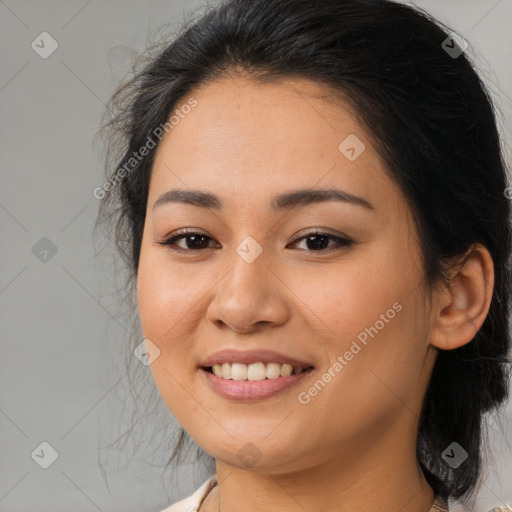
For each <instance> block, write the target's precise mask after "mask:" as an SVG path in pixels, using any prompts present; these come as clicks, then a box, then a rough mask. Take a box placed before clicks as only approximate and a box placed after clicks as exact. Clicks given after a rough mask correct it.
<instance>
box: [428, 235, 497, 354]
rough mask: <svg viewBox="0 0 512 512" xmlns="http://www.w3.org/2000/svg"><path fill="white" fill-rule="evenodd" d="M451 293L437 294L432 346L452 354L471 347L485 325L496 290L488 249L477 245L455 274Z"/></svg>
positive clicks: (450, 287)
mask: <svg viewBox="0 0 512 512" xmlns="http://www.w3.org/2000/svg"><path fill="white" fill-rule="evenodd" d="M452 274H453V275H452V277H451V279H450V286H449V289H446V287H444V286H443V287H441V288H440V289H439V290H438V291H436V292H435V293H436V301H435V304H436V306H435V307H434V308H433V310H432V319H431V322H432V324H431V329H430V336H429V341H430V343H431V344H432V345H433V346H435V347H437V348H440V349H443V350H452V349H455V348H458V347H461V346H463V345H465V344H467V343H469V342H470V341H471V340H472V339H473V338H474V337H475V334H476V333H477V331H478V329H480V327H481V326H482V324H483V323H484V320H485V318H486V316H487V313H488V312H489V307H490V304H491V298H492V293H493V289H494V264H493V261H492V257H491V255H490V253H489V251H488V250H487V248H486V247H485V246H483V245H482V244H479V243H476V244H474V245H473V246H472V247H471V248H470V249H469V250H468V251H467V253H466V255H465V256H464V258H463V259H462V264H459V265H457V268H456V269H455V270H454V271H452Z"/></svg>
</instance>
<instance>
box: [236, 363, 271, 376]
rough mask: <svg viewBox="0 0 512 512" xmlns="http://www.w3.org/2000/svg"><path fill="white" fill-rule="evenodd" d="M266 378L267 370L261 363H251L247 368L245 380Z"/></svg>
mask: <svg viewBox="0 0 512 512" xmlns="http://www.w3.org/2000/svg"><path fill="white" fill-rule="evenodd" d="M242 366H245V365H242ZM266 376H267V370H266V368H265V365H264V364H263V363H252V364H250V365H249V366H248V367H247V378H248V379H249V380H263V379H264V378H265V377H266Z"/></svg>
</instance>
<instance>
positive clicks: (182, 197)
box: [153, 188, 375, 211]
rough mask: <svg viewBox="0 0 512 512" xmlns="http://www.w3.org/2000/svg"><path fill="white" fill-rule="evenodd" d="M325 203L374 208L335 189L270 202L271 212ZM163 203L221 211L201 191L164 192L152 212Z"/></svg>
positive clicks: (301, 192) (300, 192) (288, 194)
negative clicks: (342, 203)
mask: <svg viewBox="0 0 512 512" xmlns="http://www.w3.org/2000/svg"><path fill="white" fill-rule="evenodd" d="M325 201H341V202H344V203H351V204H355V205H360V206H364V207H365V208H368V209H370V210H374V209H375V207H374V206H373V204H371V203H370V202H369V201H367V200H366V199H365V198H363V197H359V196H356V195H354V194H350V193H349V192H345V191H343V190H339V189H336V188H328V189H312V188H311V189H310V188H308V189H299V190H292V191H291V192H286V193H284V194H279V195H277V196H275V197H274V198H273V199H272V201H271V202H270V206H271V208H272V210H274V211H279V210H288V209H291V208H293V207H295V206H306V205H309V204H313V203H321V202H325ZM165 203H184V204H190V205H193V206H198V207H200V208H209V209H212V210H222V208H223V204H222V201H221V199H220V198H219V197H218V196H216V195H215V194H212V193H210V192H203V191H201V190H179V189H173V190H169V191H167V192H164V193H163V194H162V195H161V196H159V198H158V199H157V200H156V201H155V204H154V205H153V211H154V210H155V209H156V208H157V207H158V206H160V205H162V204H165Z"/></svg>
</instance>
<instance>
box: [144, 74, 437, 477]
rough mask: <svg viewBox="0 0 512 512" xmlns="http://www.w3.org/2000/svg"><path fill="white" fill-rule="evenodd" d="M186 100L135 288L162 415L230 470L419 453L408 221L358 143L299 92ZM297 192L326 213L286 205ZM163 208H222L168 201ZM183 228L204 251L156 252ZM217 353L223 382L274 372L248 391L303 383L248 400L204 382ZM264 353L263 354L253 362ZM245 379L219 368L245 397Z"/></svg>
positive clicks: (227, 93) (202, 93) (354, 132)
mask: <svg viewBox="0 0 512 512" xmlns="http://www.w3.org/2000/svg"><path fill="white" fill-rule="evenodd" d="M190 96H191V97H193V98H194V99H195V100H196V101H197V105H196V106H194V107H193V108H191V109H188V108H185V109H181V110H180V112H181V116H180V118H179V122H175V123H173V126H174V127H173V129H172V130H170V131H169V133H168V134H166V135H165V136H164V137H163V138H162V140H161V142H160V145H159V148H158V152H157V155H156V158H155V162H154V166H153V171H152V177H151V183H150V190H149V198H148V207H147V211H146V220H145V226H144V233H143V240H142V248H141V254H140V265H139V272H138V283H137V292H138V304H139V313H140V318H141V323H142V329H143V334H144V338H146V339H149V340H151V342H152V343H153V344H154V345H156V346H157V347H158V349H159V350H160V354H159V355H158V357H157V358H156V359H155V360H154V361H153V362H152V364H151V371H152V373H153V376H154V378H155V381H156V384H157V387H158V389H159V391H160V393H161V395H162V397H163V399H164V401H165V403H166V404H167V406H168V407H169V409H170V410H171V412H172V414H173V415H174V416H175V417H176V419H177V420H178V421H179V422H180V423H181V424H182V425H183V427H184V428H185V429H186V430H187V431H188V433H189V434H190V435H191V436H192V437H193V438H194V439H195V440H196V441H197V442H198V443H199V444H200V445H201V446H202V447H203V448H204V449H205V450H206V451H207V452H209V453H210V454H211V455H213V456H214V457H215V458H216V459H217V461H219V460H221V461H224V462H225V463H226V464H230V465H232V466H237V467H239V468H258V467H264V468H265V469H267V470H269V471H272V472H274V473H284V472H287V471H294V470H299V469H306V468H308V467H312V466H314V465H318V464H322V463H323V462H327V461H333V463H335V462H334V461H339V460H343V459H345V460H346V459H347V458H350V457H352V458H355V457H360V456H361V454H362V453H365V450H368V448H369V447H372V446H373V447H375V450H384V449H388V450H389V449H390V447H393V446H395V447H397V448H398V446H400V447H403V445H404V444H407V446H408V448H411V449H412V450H413V452H414V446H415V435H416V426H417V419H418V413H419V409H420V406H421V402H422V398H423V394H424V390H425V389H426V385H427V382H428V379H429V375H430V371H431V368H432V365H433V363H434V360H435V350H434V349H433V347H432V346H431V345H430V344H429V341H428V337H429V329H430V320H429V315H428V307H427V302H426V298H425V289H424V287H423V286H422V285H423V283H422V278H423V271H422V266H421V262H420V252H419V246H418V243H417V240H416V235H415V229H414V227H413V224H412V220H411V215H410V210H409V208H408V206H407V204H406V202H405V200H404V198H403V196H402V194H401V193H400V191H399V189H398V188H397V186H396V185H395V184H394V182H392V181H391V180H390V179H389V178H388V176H387V174H386V171H385V164H384V162H383V160H382V159H381V157H380V156H379V155H378V153H377V152H376V150H375V149H374V148H373V147H372V144H371V142H370V139H369V136H368V134H367V132H366V131H365V129H364V128H363V127H362V125H360V124H359V123H358V122H357V121H356V120H355V118H354V117H353V116H352V115H351V114H350V113H349V111H348V108H347V106H346V104H345V103H343V102H342V100H340V99H335V98H334V97H333V96H330V95H329V90H328V89H326V88H325V87H323V86H320V85H317V84H315V83H313V82H309V81H307V80H293V81H292V80H286V81H283V82H282V83H281V84H271V85H269V84H266V85H259V84H256V83H254V82H252V81H249V80H246V79H243V78H232V79H224V80H221V81H216V82H214V83H212V84H210V85H208V86H202V87H200V88H198V89H197V90H195V91H194V93H193V94H191V95H190ZM322 97H323V98H322ZM189 99H190V98H188V97H187V98H185V100H184V102H183V104H186V103H187V100H189ZM184 112H188V113H186V114H184ZM305 189H307V190H313V191H314V190H316V191H318V190H324V191H325V190H328V189H329V190H335V191H336V190H337V191H339V192H338V199H336V197H335V196H331V198H330V199H328V198H327V196H324V197H323V198H322V197H320V196H319V195H318V194H317V195H316V196H315V195H310V194H309V193H307V194H306V193H305V194H302V195H300V194H299V195H295V196H290V197H291V199H290V198H289V199H290V200H286V198H282V197H281V196H283V195H285V194H291V193H293V192H295V191H298V190H305ZM171 190H179V191H183V192H186V193H190V192H191V191H197V192H201V193H204V194H209V195H212V196H215V198H216V199H215V200H210V201H208V202H203V204H191V203H185V202H182V201H178V200H173V201H171V200H170V199H172V198H171V197H169V196H167V199H168V200H167V201H166V200H165V196H164V194H166V193H168V192H169V191H171ZM349 194H350V195H349ZM353 196H355V197H357V198H360V199H353V200H347V198H348V199H350V198H352V197H353ZM280 197H281V199H279V198H280ZM159 198H160V199H161V200H160V201H159ZM197 198H198V196H196V199H197ZM301 198H302V199H301ZM299 199H301V200H299ZM321 199H323V200H321ZM157 202H158V203H159V204H156V203H157ZM199 202H201V201H199ZM185 228H186V229H187V230H188V231H190V232H194V233H198V234H196V235H195V237H194V235H192V236H189V237H188V238H186V237H182V238H180V239H178V240H175V245H174V246H172V245H161V244H159V243H157V241H164V240H166V239H169V238H171V237H173V236H176V235H179V234H183V233H182V232H180V230H183V229H185ZM315 230H317V231H320V232H321V233H322V234H321V235H316V236H315V234H314V232H315ZM200 235H202V236H200ZM306 235H310V237H309V238H308V237H307V236H306ZM331 236H332V238H331ZM336 237H338V238H339V239H340V240H341V242H340V241H339V240H338V238H336ZM344 240H348V241H349V242H346V241H344ZM176 249H181V250H182V252H178V251H177V250H176ZM151 346H152V345H148V348H149V349H150V352H151ZM225 349H226V350H233V351H235V352H236V353H235V354H234V355H233V354H231V355H232V356H233V357H232V358H231V359H230V358H229V357H228V356H227V355H221V356H220V359H218V360H217V362H218V363H219V365H220V364H221V363H222V362H223V361H224V362H228V361H232V362H235V363H236V362H237V361H238V362H244V361H245V362H247V363H257V362H261V363H268V362H269V361H270V362H273V363H274V364H267V365H262V364H254V365H253V366H250V367H249V370H248V371H249V378H250V379H252V378H261V377H262V376H265V375H266V373H265V372H267V371H268V372H269V374H268V375H269V376H274V377H275V376H276V374H273V373H272V372H273V371H276V368H277V371H279V370H281V369H282V367H281V366H280V365H281V364H284V363H286V361H291V362H292V363H295V365H297V363H303V366H308V367H312V369H310V370H309V371H303V372H302V373H298V374H295V373H294V374H293V375H291V376H289V377H286V376H284V377H276V378H267V379H265V380H264V381H253V380H246V381H243V382H242V381H241V380H233V379H232V380H229V379H223V378H222V377H218V376H214V375H213V374H210V373H209V372H207V371H206V370H205V369H204V368H202V366H203V365H205V364H206V362H207V360H208V359H210V358H211V357H213V356H214V355H215V354H216V353H217V352H219V351H221V350H225ZM262 350H264V351H270V352H272V353H269V352H266V353H264V354H263V353H260V354H254V353H251V352H254V351H262ZM244 356H247V358H246V359H244ZM292 366H293V364H292ZM217 368H218V369H219V368H220V370H221V371H222V367H220V366H219V367H217ZM286 368H287V366H284V372H283V373H285V374H286ZM245 369H246V366H241V365H239V364H234V365H233V366H230V365H224V370H225V371H226V372H229V371H230V370H231V371H232V372H233V374H232V376H236V378H239V379H243V378H244V371H245ZM261 372H263V373H261ZM227 375H228V373H226V376H227ZM285 384H286V386H285ZM383 443H384V444H383ZM390 443H392V444H390ZM379 446H380V448H378V447H379ZM386 447H387V448H386ZM393 449H395V448H393ZM375 450H374V453H375Z"/></svg>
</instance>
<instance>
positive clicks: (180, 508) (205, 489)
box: [161, 475, 217, 512]
mask: <svg viewBox="0 0 512 512" xmlns="http://www.w3.org/2000/svg"><path fill="white" fill-rule="evenodd" d="M215 485H217V478H216V475H212V476H211V477H210V478H208V480H206V482H204V483H203V484H202V485H201V487H199V488H198V489H197V490H196V491H195V492H194V493H192V494H191V495H190V496H187V497H186V498H183V499H182V500H180V501H178V502H176V503H174V504H173V505H171V506H169V507H167V508H165V509H163V510H161V512H196V510H197V509H198V508H199V505H200V504H201V502H202V501H203V500H204V498H206V496H207V494H208V493H209V492H210V491H211V490H212V489H213V487H215Z"/></svg>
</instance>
